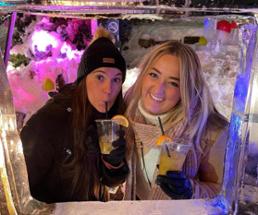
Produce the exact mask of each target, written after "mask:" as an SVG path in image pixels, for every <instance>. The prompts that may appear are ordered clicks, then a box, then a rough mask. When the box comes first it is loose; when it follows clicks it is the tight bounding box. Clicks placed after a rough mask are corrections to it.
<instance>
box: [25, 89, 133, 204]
mask: <svg viewBox="0 0 258 215" xmlns="http://www.w3.org/2000/svg"><path fill="white" fill-rule="evenodd" d="M71 91H72V89H69V90H66V91H65V93H61V94H58V95H56V96H54V97H53V98H52V99H50V100H49V101H48V102H47V104H46V105H45V106H43V107H42V108H41V109H40V110H38V111H37V113H36V114H34V115H33V116H32V117H31V118H30V119H29V121H28V122H27V124H26V125H25V126H24V127H23V129H22V131H21V134H20V136H21V140H22V144H23V152H24V156H25V161H26V165H27V171H28V177H29V185H30V190H31V195H32V196H33V197H34V198H36V199H38V200H40V201H44V202H47V203H54V202H67V201H88V200H97V199H95V198H92V199H86V198H85V197H84V196H82V195H81V194H79V193H78V195H76V193H75V195H73V196H71V192H70V191H71V189H72V178H71V177H68V176H67V172H66V169H65V168H64V163H66V162H67V161H68V160H71V158H72V156H73V148H72V147H73V144H72V143H73V133H72V131H73V130H72V123H71V120H72V108H71V103H72V96H71V95H72V93H71ZM100 115H101V114H100ZM93 126H95V124H94V122H93ZM94 131H96V129H93V130H92V129H91V130H90V131H85V132H86V133H85V135H86V136H87V137H88V138H86V141H91V142H92V140H95V138H93V136H96V133H95V134H94ZM90 147H91V149H90V151H91V152H90V153H91V154H90V156H93V157H94V158H93V160H95V161H96V163H97V164H95V163H93V164H91V165H98V168H99V169H100V173H99V174H100V179H99V180H100V181H101V183H102V184H105V185H108V186H117V185H119V184H121V183H123V182H124V181H125V178H126V176H127V175H128V173H129V169H128V166H127V164H126V162H125V165H124V166H122V167H121V168H119V169H116V170H108V169H107V168H105V166H104V165H103V163H102V161H101V159H100V153H99V146H98V142H97V141H96V140H95V141H93V143H91V144H90ZM86 156H87V155H86ZM89 174H90V173H89ZM81 189H84V187H83V185H82V187H81Z"/></svg>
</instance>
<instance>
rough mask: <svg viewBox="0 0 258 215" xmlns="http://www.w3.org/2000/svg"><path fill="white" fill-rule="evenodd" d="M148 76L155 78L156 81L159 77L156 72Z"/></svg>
mask: <svg viewBox="0 0 258 215" xmlns="http://www.w3.org/2000/svg"><path fill="white" fill-rule="evenodd" d="M148 75H149V76H150V77H151V78H155V79H156V78H158V77H159V76H158V74H157V73H156V72H149V74H148Z"/></svg>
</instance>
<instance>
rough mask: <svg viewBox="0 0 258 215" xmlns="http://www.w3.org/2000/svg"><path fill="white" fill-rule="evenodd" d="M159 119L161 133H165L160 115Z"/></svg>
mask: <svg viewBox="0 0 258 215" xmlns="http://www.w3.org/2000/svg"><path fill="white" fill-rule="evenodd" d="M158 120H159V127H160V130H161V134H162V135H164V134H165V132H164V129H163V126H162V123H161V119H160V117H159V116H158Z"/></svg>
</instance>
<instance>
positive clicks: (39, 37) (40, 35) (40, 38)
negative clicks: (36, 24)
mask: <svg viewBox="0 0 258 215" xmlns="http://www.w3.org/2000/svg"><path fill="white" fill-rule="evenodd" d="M31 40H32V50H35V47H37V50H38V51H42V52H44V51H46V48H47V46H49V45H52V47H53V48H56V47H57V45H58V40H57V38H56V37H55V36H53V35H52V34H50V33H48V32H47V31H44V30H40V31H35V32H33V35H32V37H31Z"/></svg>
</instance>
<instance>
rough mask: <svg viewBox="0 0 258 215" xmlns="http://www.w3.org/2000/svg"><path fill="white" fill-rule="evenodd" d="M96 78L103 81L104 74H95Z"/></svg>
mask: <svg viewBox="0 0 258 215" xmlns="http://www.w3.org/2000/svg"><path fill="white" fill-rule="evenodd" d="M96 78H97V80H99V81H103V80H104V79H105V77H104V75H102V74H97V75H96Z"/></svg>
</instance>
